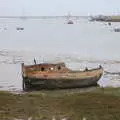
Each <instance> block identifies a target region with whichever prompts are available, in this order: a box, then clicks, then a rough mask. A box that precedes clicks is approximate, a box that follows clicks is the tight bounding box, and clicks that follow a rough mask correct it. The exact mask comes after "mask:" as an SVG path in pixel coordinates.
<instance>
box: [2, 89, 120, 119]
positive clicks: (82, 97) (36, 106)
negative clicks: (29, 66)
mask: <svg viewBox="0 0 120 120" xmlns="http://www.w3.org/2000/svg"><path fill="white" fill-rule="evenodd" d="M65 91H67V92H65ZM78 91H80V90H79V89H76V90H51V91H46V90H42V91H30V92H22V93H19V94H14V93H10V92H6V91H0V120H28V119H30V120H53V119H54V120H63V119H64V120H83V119H85V120H118V119H119V118H120V88H94V89H91V90H88V91H84V90H82V91H80V92H78ZM63 93H64V94H63Z"/></svg>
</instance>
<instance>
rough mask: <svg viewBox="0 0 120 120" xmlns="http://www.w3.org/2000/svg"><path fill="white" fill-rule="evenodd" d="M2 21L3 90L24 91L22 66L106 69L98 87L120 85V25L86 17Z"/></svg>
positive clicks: (0, 84)
mask: <svg viewBox="0 0 120 120" xmlns="http://www.w3.org/2000/svg"><path fill="white" fill-rule="evenodd" d="M71 20H72V21H73V22H74V24H67V22H68V19H67V18H46V19H45V18H44V19H43V18H27V17H26V18H0V77H1V79H0V89H1V90H10V91H20V90H22V78H21V63H22V62H25V63H26V64H33V59H34V58H36V60H37V63H40V62H65V63H66V65H67V66H68V67H69V68H71V69H73V70H76V69H77V70H83V69H85V67H86V66H87V67H88V68H94V67H98V65H100V64H101V65H102V66H103V67H104V70H105V72H104V75H103V77H102V78H101V79H100V80H99V82H98V84H99V85H100V86H102V87H106V86H111V87H119V86H120V74H119V72H120V55H119V52H120V47H119V45H120V40H119V39H120V33H119V32H114V30H113V29H114V28H115V27H119V26H120V25H119V24H120V23H112V24H111V26H110V25H108V23H103V22H90V21H88V19H86V18H82V17H81V18H71Z"/></svg>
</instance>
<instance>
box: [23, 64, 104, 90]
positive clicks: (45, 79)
mask: <svg viewBox="0 0 120 120" xmlns="http://www.w3.org/2000/svg"><path fill="white" fill-rule="evenodd" d="M102 74H103V68H102V67H101V66H99V67H98V68H95V69H90V70H88V69H85V70H84V71H73V70H70V69H69V68H67V67H66V65H65V64H64V63H58V64H48V63H42V64H35V65H24V63H23V64H22V77H23V90H30V89H33V88H34V89H65V88H80V87H88V86H96V85H97V82H98V80H99V79H100V78H101V76H102Z"/></svg>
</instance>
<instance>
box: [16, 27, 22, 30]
mask: <svg viewBox="0 0 120 120" xmlns="http://www.w3.org/2000/svg"><path fill="white" fill-rule="evenodd" d="M16 30H24V28H23V27H17V28H16Z"/></svg>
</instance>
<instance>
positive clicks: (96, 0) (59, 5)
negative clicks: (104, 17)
mask: <svg viewBox="0 0 120 120" xmlns="http://www.w3.org/2000/svg"><path fill="white" fill-rule="evenodd" d="M119 6H120V0H0V15H2V16H3V15H23V14H24V15H66V14H67V13H68V12H71V14H72V15H95V14H119V13H120V8H119Z"/></svg>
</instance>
